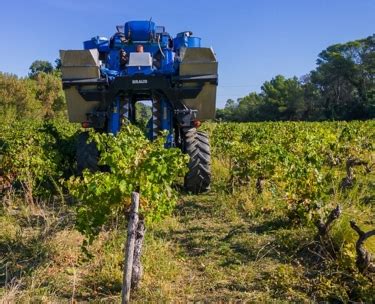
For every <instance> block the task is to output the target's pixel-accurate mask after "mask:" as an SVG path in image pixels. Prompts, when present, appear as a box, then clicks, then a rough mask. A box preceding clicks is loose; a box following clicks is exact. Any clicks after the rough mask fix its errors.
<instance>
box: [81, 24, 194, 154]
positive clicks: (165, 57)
mask: <svg viewBox="0 0 375 304" xmlns="http://www.w3.org/2000/svg"><path fill="white" fill-rule="evenodd" d="M119 29H120V30H119ZM122 29H123V31H121V27H118V32H117V33H115V34H114V35H113V36H112V38H111V39H107V38H105V37H100V36H97V37H93V38H92V39H90V40H88V41H85V42H84V43H83V47H84V49H85V50H89V49H98V51H99V53H100V59H102V61H104V62H103V63H102V67H101V73H102V74H103V75H104V76H106V77H108V78H109V79H114V78H116V77H117V76H126V75H136V74H143V75H152V74H155V75H157V74H166V75H173V74H175V73H176V71H177V67H176V64H175V54H178V53H179V50H180V49H181V48H182V47H200V45H201V38H199V37H192V36H191V34H192V33H191V32H182V33H179V34H178V35H177V36H176V38H174V39H173V38H172V37H171V36H170V35H169V34H168V33H167V32H165V28H164V27H162V26H159V27H157V26H156V24H155V23H154V22H152V21H129V22H127V23H125V25H124V26H123V28H122ZM139 45H142V47H143V52H145V53H150V55H151V57H152V58H153V60H154V61H156V60H155V58H158V62H156V64H155V65H151V66H140V67H137V66H129V65H126V64H125V65H121V58H120V57H121V54H120V51H121V50H123V51H124V52H125V54H130V53H134V52H137V47H139ZM159 103H160V105H159V107H160V111H161V113H162V114H161V122H160V124H161V126H160V127H161V130H166V131H168V134H169V135H168V136H167V141H166V146H168V147H169V146H172V145H173V141H174V138H173V115H174V113H173V108H172V106H171V105H170V103H169V102H168V101H167V100H160V101H159ZM120 113H121V107H120V101H119V99H118V98H117V99H116V100H114V101H113V104H112V106H111V111H110V116H109V121H108V130H107V131H108V132H109V133H112V134H117V133H118V132H119V130H120V128H121V114H120ZM125 113H129V111H125ZM126 118H130V117H126ZM149 137H150V139H152V138H153V135H152V131H151V132H150V134H149Z"/></svg>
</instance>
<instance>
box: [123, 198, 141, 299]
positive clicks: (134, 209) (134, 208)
mask: <svg viewBox="0 0 375 304" xmlns="http://www.w3.org/2000/svg"><path fill="white" fill-rule="evenodd" d="M138 210H139V193H137V192H133V193H132V203H131V207H130V215H129V223H128V237H127V239H126V243H125V249H124V255H125V261H124V272H123V277H122V295H121V303H122V304H125V303H129V301H130V289H131V282H132V273H133V260H134V248H135V243H136V234H137V229H138V221H139V216H138Z"/></svg>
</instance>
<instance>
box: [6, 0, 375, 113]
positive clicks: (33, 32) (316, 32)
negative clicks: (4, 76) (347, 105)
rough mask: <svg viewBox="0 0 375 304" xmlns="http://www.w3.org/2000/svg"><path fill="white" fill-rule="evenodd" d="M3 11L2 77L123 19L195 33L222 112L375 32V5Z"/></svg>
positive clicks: (82, 6) (276, 1)
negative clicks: (215, 71) (211, 69)
mask: <svg viewBox="0 0 375 304" xmlns="http://www.w3.org/2000/svg"><path fill="white" fill-rule="evenodd" d="M0 12H1V14H0V16H1V18H0V37H1V39H2V41H1V42H0V71H2V72H7V73H13V74H16V75H18V76H26V75H27V73H28V69H29V67H30V65H31V63H32V62H33V61H34V60H37V59H40V60H48V61H51V62H54V60H55V59H56V58H58V56H59V50H60V49H81V48H82V42H83V41H84V40H88V39H90V38H91V37H93V36H97V35H100V36H107V37H110V36H111V35H112V34H113V33H114V32H115V26H116V25H119V24H124V23H125V22H126V21H130V20H149V19H150V18H152V20H153V21H154V22H156V23H157V24H159V25H164V26H165V27H166V30H167V31H168V32H169V33H170V34H171V35H175V34H177V33H178V32H181V31H185V30H191V31H192V32H193V33H194V35H196V36H198V37H201V38H202V44H203V46H207V47H213V49H214V50H215V53H216V55H217V58H218V61H219V87H218V97H217V106H218V107H219V108H221V107H223V106H224V105H225V102H226V100H227V99H229V98H232V99H237V98H240V97H243V96H245V95H247V94H249V93H250V92H253V91H256V92H259V91H260V88H261V85H262V84H263V83H264V81H267V80H270V79H272V77H274V76H276V75H278V74H282V75H284V76H287V77H292V76H297V77H300V76H303V75H305V74H307V73H308V72H310V71H311V70H313V69H314V68H315V66H316V65H315V64H316V59H317V56H318V54H319V53H320V52H321V51H322V50H323V49H325V48H326V47H328V46H329V45H332V44H335V43H343V42H347V41H350V40H355V39H359V38H365V37H367V36H370V35H372V34H373V33H375V0H356V1H354V0H352V1H349V0H229V1H222V0H216V1H213V0H200V1H193V0H190V1H171V0H163V1H160V2H158V1H155V0H154V1H150V0H145V1H142V0H133V1H129V0H106V1H104V0H53V1H52V0H11V1H3V3H2V4H1V11H0Z"/></svg>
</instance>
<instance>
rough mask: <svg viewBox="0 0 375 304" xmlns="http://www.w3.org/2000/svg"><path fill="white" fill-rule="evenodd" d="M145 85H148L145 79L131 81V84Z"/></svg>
mask: <svg viewBox="0 0 375 304" xmlns="http://www.w3.org/2000/svg"><path fill="white" fill-rule="evenodd" d="M146 83H148V80H147V79H135V80H132V84H146Z"/></svg>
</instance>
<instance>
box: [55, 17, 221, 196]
mask: <svg viewBox="0 0 375 304" xmlns="http://www.w3.org/2000/svg"><path fill="white" fill-rule="evenodd" d="M83 46H84V47H83V50H62V51H60V57H61V65H62V66H61V70H62V79H63V88H64V91H65V95H66V100H67V106H68V116H69V120H70V121H71V122H78V123H81V124H82V126H84V127H86V128H93V129H95V130H97V131H100V132H108V133H112V134H117V133H118V132H119V130H120V128H121V125H122V124H123V123H124V122H125V121H127V122H130V123H135V122H136V111H135V104H136V103H137V102H138V101H144V100H150V101H151V103H152V117H151V119H150V122H149V125H150V126H151V128H150V129H151V130H150V132H149V138H150V139H151V140H153V139H155V138H156V137H157V136H158V135H159V134H160V132H161V131H164V130H166V131H168V134H169V135H168V136H167V139H166V146H167V147H179V148H181V149H182V150H183V152H185V153H187V154H188V155H189V156H190V162H189V172H188V173H187V175H186V176H185V187H186V189H187V190H188V191H191V192H194V193H199V192H202V191H206V190H208V189H209V185H210V180H211V172H210V146H209V140H208V137H207V135H206V134H205V133H204V132H201V131H198V130H197V126H198V125H200V122H201V121H204V120H208V119H213V118H214V116H215V109H216V88H217V84H218V62H217V60H216V57H215V54H214V52H213V50H212V49H211V48H205V47H201V38H199V37H195V36H193V33H192V32H190V31H185V32H182V33H179V34H177V35H176V37H174V38H173V37H172V36H171V35H170V34H168V33H167V32H166V31H165V28H164V27H163V26H156V24H155V23H154V22H152V21H130V22H127V23H125V25H124V26H117V32H116V33H115V34H114V35H113V36H112V37H111V38H110V39H108V38H105V37H99V36H97V37H94V38H92V39H90V40H88V41H85V42H84V43H83ZM86 139H87V132H83V133H82V134H81V136H80V139H79V141H80V142H79V144H78V146H77V167H78V170H79V171H82V170H83V169H84V168H89V169H92V170H94V169H96V168H97V157H98V152H97V150H96V148H95V147H94V146H93V144H92V143H91V144H87V143H86Z"/></svg>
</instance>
